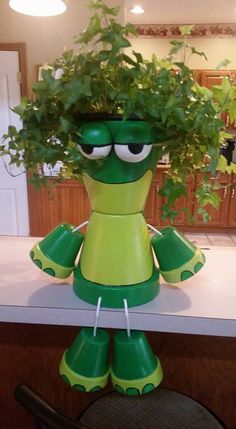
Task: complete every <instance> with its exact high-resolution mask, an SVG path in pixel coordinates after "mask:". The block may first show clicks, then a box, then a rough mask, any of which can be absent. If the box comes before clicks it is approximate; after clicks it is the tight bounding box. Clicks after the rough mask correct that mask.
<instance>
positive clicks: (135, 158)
mask: <svg viewBox="0 0 236 429" xmlns="http://www.w3.org/2000/svg"><path fill="white" fill-rule="evenodd" d="M77 142H78V149H79V151H80V153H81V155H82V157H83V161H84V166H85V170H84V173H83V179H84V183H85V186H86V188H87V191H88V194H89V197H90V200H91V202H92V206H93V209H94V210H98V211H102V212H103V213H113V214H121V213H122V214H128V213H134V212H138V211H141V210H143V207H144V204H145V200H146V196H147V193H148V190H149V187H150V183H151V180H152V176H153V171H154V169H155V167H156V163H157V159H158V157H159V156H160V147H158V146H153V143H155V133H154V131H153V129H152V128H151V126H150V125H149V124H148V123H147V122H144V121H104V122H88V123H86V124H84V125H82V126H81V128H80V133H79V137H78V139H77Z"/></svg>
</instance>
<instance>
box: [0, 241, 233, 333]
mask: <svg viewBox="0 0 236 429" xmlns="http://www.w3.org/2000/svg"><path fill="white" fill-rule="evenodd" d="M37 241H38V239H37V238H32V237H0V321H2V322H18V323H37V324H49V325H71V326H93V325H94V321H95V313H96V308H95V307H94V306H93V305H90V304H87V303H85V302H83V301H81V300H80V299H79V298H78V297H77V296H76V295H75V294H74V292H73V289H72V286H71V283H72V278H70V279H69V280H68V281H60V280H57V279H54V278H52V277H50V276H48V275H46V274H45V273H43V272H42V271H40V270H39V269H38V268H37V267H36V266H35V265H34V264H33V263H32V261H31V260H30V258H29V256H28V255H29V251H30V249H31V248H32V246H33V244H34V243H35V242H37ZM204 253H205V255H206V264H205V265H204V267H203V268H202V270H201V271H200V272H199V273H198V274H197V275H195V276H194V277H192V278H191V279H189V280H186V281H185V282H183V283H179V284H178V285H176V286H172V285H169V284H166V283H165V282H164V281H163V280H162V279H161V288H160V293H159V295H158V296H157V297H156V298H155V299H154V300H153V301H151V302H149V303H147V304H144V305H142V306H139V307H133V308H130V310H129V314H130V327H131V329H142V330H145V331H159V332H178V333H192V334H203V335H219V336H231V337H236V247H217V246H209V247H207V248H206V250H204ZM99 326H100V327H110V328H125V326H126V325H125V315H124V311H123V310H118V309H107V308H102V309H101V312H100V316H99Z"/></svg>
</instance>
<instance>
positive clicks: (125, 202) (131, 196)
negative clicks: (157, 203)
mask: <svg viewBox="0 0 236 429" xmlns="http://www.w3.org/2000/svg"><path fill="white" fill-rule="evenodd" d="M152 176H153V172H152V170H148V171H146V172H145V174H144V175H143V176H141V177H140V178H139V179H137V180H135V181H132V182H127V183H104V182H101V181H99V180H95V179H93V178H92V177H91V176H90V175H89V174H88V173H84V174H83V180H84V184H85V187H86V190H87V193H88V196H89V200H90V203H91V206H92V209H93V210H94V211H97V212H99V213H104V214H112V215H124V214H135V213H140V212H142V211H143V210H144V206H145V202H146V198H147V195H148V191H149V188H150V184H151V181H152Z"/></svg>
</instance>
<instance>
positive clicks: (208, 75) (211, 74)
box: [198, 70, 236, 130]
mask: <svg viewBox="0 0 236 429" xmlns="http://www.w3.org/2000/svg"><path fill="white" fill-rule="evenodd" d="M226 76H227V77H229V78H231V79H232V80H233V81H234V82H235V79H236V71H235V70H203V71H202V72H201V74H200V76H199V75H198V79H199V83H200V85H203V86H206V87H207V88H209V89H210V88H211V87H212V86H213V85H220V83H221V81H222V78H223V77H226ZM221 119H222V120H223V121H224V122H225V124H226V127H227V128H228V129H229V130H235V129H236V120H235V121H234V123H233V124H230V117H229V113H227V112H224V113H222V115H221Z"/></svg>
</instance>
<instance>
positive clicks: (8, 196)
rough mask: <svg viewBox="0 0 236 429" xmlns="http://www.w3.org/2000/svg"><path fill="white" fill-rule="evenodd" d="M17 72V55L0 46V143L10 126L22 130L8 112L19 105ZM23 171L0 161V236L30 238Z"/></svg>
mask: <svg viewBox="0 0 236 429" xmlns="http://www.w3.org/2000/svg"><path fill="white" fill-rule="evenodd" d="M19 72H20V62H19V52H18V51H7V50H5V51H1V46H0V117H1V120H0V142H1V138H2V135H3V134H5V133H6V132H7V130H8V126H9V125H14V126H15V127H16V128H21V127H22V124H21V121H20V119H19V116H18V115H16V114H15V113H14V112H12V110H11V108H12V107H14V106H17V105H19V104H20V99H21V84H20V81H19ZM22 171H23V168H22V169H21V168H13V167H12V166H11V165H10V164H9V159H8V157H5V156H4V157H1V158H0V234H1V235H29V218H28V197H27V184H26V174H25V173H23V174H22ZM8 172H9V173H8Z"/></svg>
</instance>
